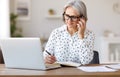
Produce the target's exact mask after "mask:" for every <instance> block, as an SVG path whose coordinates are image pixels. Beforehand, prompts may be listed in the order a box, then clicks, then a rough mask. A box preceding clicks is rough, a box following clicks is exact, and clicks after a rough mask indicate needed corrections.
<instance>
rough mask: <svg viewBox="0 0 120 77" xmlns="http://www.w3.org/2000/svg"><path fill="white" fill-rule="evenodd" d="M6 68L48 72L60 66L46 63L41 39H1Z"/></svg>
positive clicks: (0, 43) (0, 45)
mask: <svg viewBox="0 0 120 77" xmlns="http://www.w3.org/2000/svg"><path fill="white" fill-rule="evenodd" d="M0 47H1V49H2V53H3V58H4V62H5V66H6V67H7V68H21V69H36V70H48V69H55V68H59V67H60V65H57V64H54V65H51V64H48V65H46V64H45V62H44V57H43V52H42V48H41V42H40V38H4V39H0Z"/></svg>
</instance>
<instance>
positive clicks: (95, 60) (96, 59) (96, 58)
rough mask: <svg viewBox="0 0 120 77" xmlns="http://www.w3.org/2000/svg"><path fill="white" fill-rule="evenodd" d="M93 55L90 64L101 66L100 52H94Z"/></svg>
mask: <svg viewBox="0 0 120 77" xmlns="http://www.w3.org/2000/svg"><path fill="white" fill-rule="evenodd" d="M93 53H94V55H93V60H92V61H91V62H90V64H100V61H99V53H98V51H95V50H94V51H93Z"/></svg>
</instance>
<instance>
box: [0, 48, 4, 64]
mask: <svg viewBox="0 0 120 77" xmlns="http://www.w3.org/2000/svg"><path fill="white" fill-rule="evenodd" d="M0 64H4V60H3V55H2V50H1V49H0Z"/></svg>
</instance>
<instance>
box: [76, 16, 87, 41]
mask: <svg viewBox="0 0 120 77" xmlns="http://www.w3.org/2000/svg"><path fill="white" fill-rule="evenodd" d="M77 27H78V36H79V37H80V38H81V39H83V38H84V33H85V29H86V20H85V19H84V18H81V19H80V21H79V22H78V24H77Z"/></svg>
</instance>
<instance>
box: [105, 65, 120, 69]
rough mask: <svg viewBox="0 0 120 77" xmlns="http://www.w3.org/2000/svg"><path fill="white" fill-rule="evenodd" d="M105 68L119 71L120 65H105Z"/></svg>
mask: <svg viewBox="0 0 120 77" xmlns="http://www.w3.org/2000/svg"><path fill="white" fill-rule="evenodd" d="M105 66H107V67H108V68H112V69H117V70H119V69H120V64H110V65H105Z"/></svg>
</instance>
